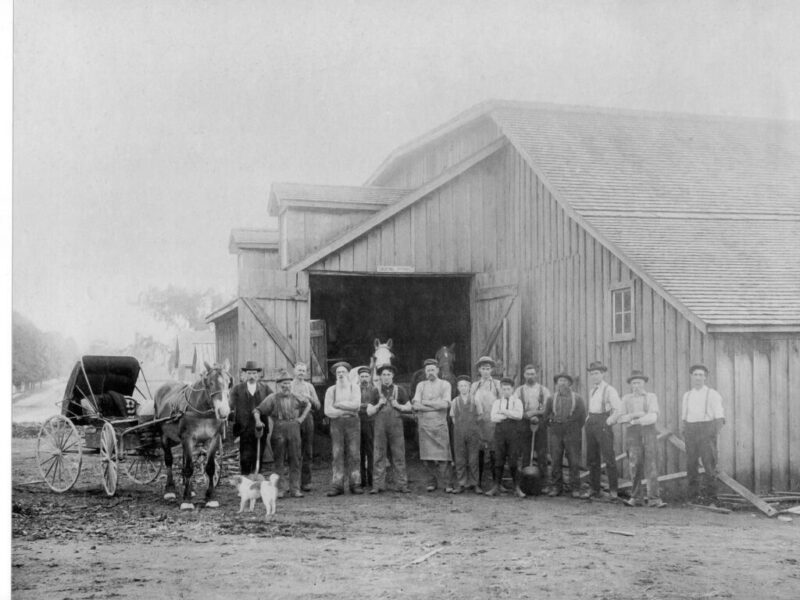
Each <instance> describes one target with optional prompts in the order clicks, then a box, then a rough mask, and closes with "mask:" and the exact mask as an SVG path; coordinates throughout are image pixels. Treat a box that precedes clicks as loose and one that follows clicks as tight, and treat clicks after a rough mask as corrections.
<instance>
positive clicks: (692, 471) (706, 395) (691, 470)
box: [681, 364, 725, 501]
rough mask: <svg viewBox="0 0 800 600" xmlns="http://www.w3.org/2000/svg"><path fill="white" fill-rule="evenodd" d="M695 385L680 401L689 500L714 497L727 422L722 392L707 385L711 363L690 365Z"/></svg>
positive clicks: (693, 384)
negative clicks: (720, 440) (719, 439)
mask: <svg viewBox="0 0 800 600" xmlns="http://www.w3.org/2000/svg"><path fill="white" fill-rule="evenodd" d="M689 373H690V374H691V379H692V389H690V390H689V391H688V392H686V393H685V394H684V395H683V401H682V402H681V434H682V435H683V439H684V441H685V442H686V474H687V476H688V477H687V479H688V494H689V500H690V501H692V500H695V501H697V500H699V501H703V500H706V499H707V500H713V499H714V498H715V497H716V491H715V490H716V485H715V482H714V478H715V477H716V474H717V436H718V435H719V432H720V430H721V429H722V426H723V425H724V424H725V415H724V413H723V412H722V396H720V394H719V392H717V390H714V389H711V388H710V387H708V386H707V385H706V379H707V378H708V367H706V366H705V365H700V364H697V365H692V366H691V367H690V368H689ZM699 461H703V469H704V470H705V473H704V474H703V486H702V488H700V487H699V486H698V483H699Z"/></svg>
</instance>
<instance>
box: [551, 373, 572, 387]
mask: <svg viewBox="0 0 800 600" xmlns="http://www.w3.org/2000/svg"><path fill="white" fill-rule="evenodd" d="M562 377H563V378H564V379H569V384H570V385H572V384H573V383H575V380H574V379H573V378H572V375H570V374H569V373H559V374H558V375H556V376H555V377H553V383H558V380H559V379H561V378H562Z"/></svg>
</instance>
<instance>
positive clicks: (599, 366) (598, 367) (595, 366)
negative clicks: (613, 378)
mask: <svg viewBox="0 0 800 600" xmlns="http://www.w3.org/2000/svg"><path fill="white" fill-rule="evenodd" d="M586 370H587V371H590V372H591V371H600V372H601V373H605V372H606V371H608V367H606V366H605V365H604V364H603V363H601V362H600V361H599V360H596V361H594V362H592V363H589V366H588V367H587V369H586Z"/></svg>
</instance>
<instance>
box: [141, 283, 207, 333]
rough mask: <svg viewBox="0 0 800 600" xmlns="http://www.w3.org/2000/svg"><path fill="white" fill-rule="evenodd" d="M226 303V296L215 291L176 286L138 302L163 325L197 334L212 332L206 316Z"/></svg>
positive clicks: (145, 295)
mask: <svg viewBox="0 0 800 600" xmlns="http://www.w3.org/2000/svg"><path fill="white" fill-rule="evenodd" d="M222 302H223V296H222V294H220V293H219V292H217V291H215V290H213V289H211V288H209V289H207V290H205V291H199V292H198V291H191V290H187V289H184V288H180V287H177V286H173V285H170V286H168V287H167V288H166V289H163V288H154V287H151V288H149V289H148V290H147V291H146V292H144V293H142V294H141V295H140V296H139V299H138V305H139V306H141V307H142V308H144V309H145V310H146V311H148V312H149V313H150V314H152V315H153V316H154V317H155V318H156V319H158V320H159V321H161V322H162V323H166V324H167V325H171V326H172V327H175V328H176V329H194V330H197V331H200V330H203V329H208V324H207V323H206V322H205V316H206V315H207V314H208V313H210V312H211V311H212V310H213V309H214V308H216V307H218V306H220V305H221V304H222Z"/></svg>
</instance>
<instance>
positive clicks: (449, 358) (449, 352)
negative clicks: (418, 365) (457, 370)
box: [411, 342, 458, 398]
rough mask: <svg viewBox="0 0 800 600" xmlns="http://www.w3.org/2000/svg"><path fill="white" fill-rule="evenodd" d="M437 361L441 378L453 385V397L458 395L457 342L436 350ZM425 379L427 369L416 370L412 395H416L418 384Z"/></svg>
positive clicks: (413, 377) (412, 382)
mask: <svg viewBox="0 0 800 600" xmlns="http://www.w3.org/2000/svg"><path fill="white" fill-rule="evenodd" d="M434 356H435V358H436V361H437V362H438V363H439V379H444V380H445V381H447V382H449V383H450V387H451V394H452V397H453V398H455V397H456V396H457V395H458V390H457V389H456V376H455V375H454V374H453V365H454V364H455V362H456V343H455V342H453V343H452V344H450V345H449V346H442V347H441V348H439V349H438V350H437V351H436V354H435V355H434ZM424 380H425V369H424V368H423V369H419V370H417V371H414V375H412V377H411V397H412V398H413V397H414V394H415V393H416V391H417V385H419V383H420V382H421V381H424Z"/></svg>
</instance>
